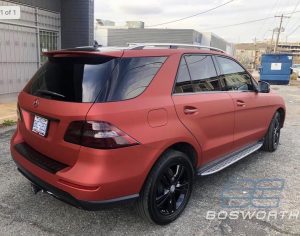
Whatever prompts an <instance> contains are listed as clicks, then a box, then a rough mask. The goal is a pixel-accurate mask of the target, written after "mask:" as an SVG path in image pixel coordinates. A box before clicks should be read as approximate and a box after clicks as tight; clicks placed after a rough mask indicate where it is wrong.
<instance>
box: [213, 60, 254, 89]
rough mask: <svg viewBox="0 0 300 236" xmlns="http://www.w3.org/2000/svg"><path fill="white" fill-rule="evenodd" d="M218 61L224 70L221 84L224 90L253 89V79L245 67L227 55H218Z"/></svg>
mask: <svg viewBox="0 0 300 236" xmlns="http://www.w3.org/2000/svg"><path fill="white" fill-rule="evenodd" d="M217 61H218V63H219V65H220V69H221V71H222V75H221V84H222V87H223V88H224V90H227V91H232V90H239V91H249V90H253V83H252V79H251V77H250V75H249V74H248V73H247V72H246V71H245V70H244V69H243V67H241V66H240V65H239V64H238V63H236V62H235V61H233V60H231V59H228V58H225V57H217Z"/></svg>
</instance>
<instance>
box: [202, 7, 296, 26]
mask: <svg viewBox="0 0 300 236" xmlns="http://www.w3.org/2000/svg"><path fill="white" fill-rule="evenodd" d="M299 12H300V11H294V12H290V13H286V14H285V15H291V14H294V13H299ZM271 18H272V19H273V18H274V16H270V17H265V18H260V19H256V20H249V21H244V22H240V23H236V24H232V25H223V26H218V27H213V28H206V29H204V30H212V29H223V28H229V27H234V26H239V25H245V24H251V23H255V22H259V21H264V20H268V19H271Z"/></svg>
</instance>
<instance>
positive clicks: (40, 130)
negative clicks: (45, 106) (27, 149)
mask: <svg viewBox="0 0 300 236" xmlns="http://www.w3.org/2000/svg"><path fill="white" fill-rule="evenodd" d="M48 123H49V121H48V120H47V119H45V118H43V117H40V116H37V115H36V116H34V120H33V125H32V132H34V133H37V134H39V135H41V136H43V137H45V136H46V135H47V130H48Z"/></svg>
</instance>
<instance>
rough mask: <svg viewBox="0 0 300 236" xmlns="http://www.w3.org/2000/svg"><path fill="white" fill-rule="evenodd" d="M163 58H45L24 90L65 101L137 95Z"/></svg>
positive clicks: (121, 98)
mask: <svg viewBox="0 0 300 236" xmlns="http://www.w3.org/2000/svg"><path fill="white" fill-rule="evenodd" d="M165 59H166V57H138V58H122V59H120V58H113V57H95V58H91V57H90V58H82V57H65V58H59V57H57V58H49V60H48V62H46V63H45V64H44V65H43V66H42V67H41V68H40V69H39V70H38V72H37V73H36V74H35V75H34V76H33V78H32V79H31V81H30V82H29V83H28V85H27V86H26V87H25V89H24V91H25V92H28V93H30V94H32V95H35V96H39V97H44V98H47V99H53V100H61V101H68V102H95V101H97V102H106V101H120V100H126V99H130V98H133V97H136V96H138V95H140V94H141V93H142V92H143V91H144V90H145V89H146V88H147V86H148V85H149V84H150V82H151V81H152V79H153V78H154V76H155V74H156V73H157V72H158V70H159V68H160V67H161V65H162V64H163V62H164V61H165Z"/></svg>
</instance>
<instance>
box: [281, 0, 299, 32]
mask: <svg viewBox="0 0 300 236" xmlns="http://www.w3.org/2000/svg"><path fill="white" fill-rule="evenodd" d="M299 4H300V0H298V2H297V3H296V5H295V7H294V10H293V12H295V11H296V10H297V8H298V6H299ZM293 14H294V13H292V14H291V17H292V16H293ZM290 20H291V19H288V20H287V22H286V24H285V27H284V28H286V27H287V25H288V24H289V23H290Z"/></svg>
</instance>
